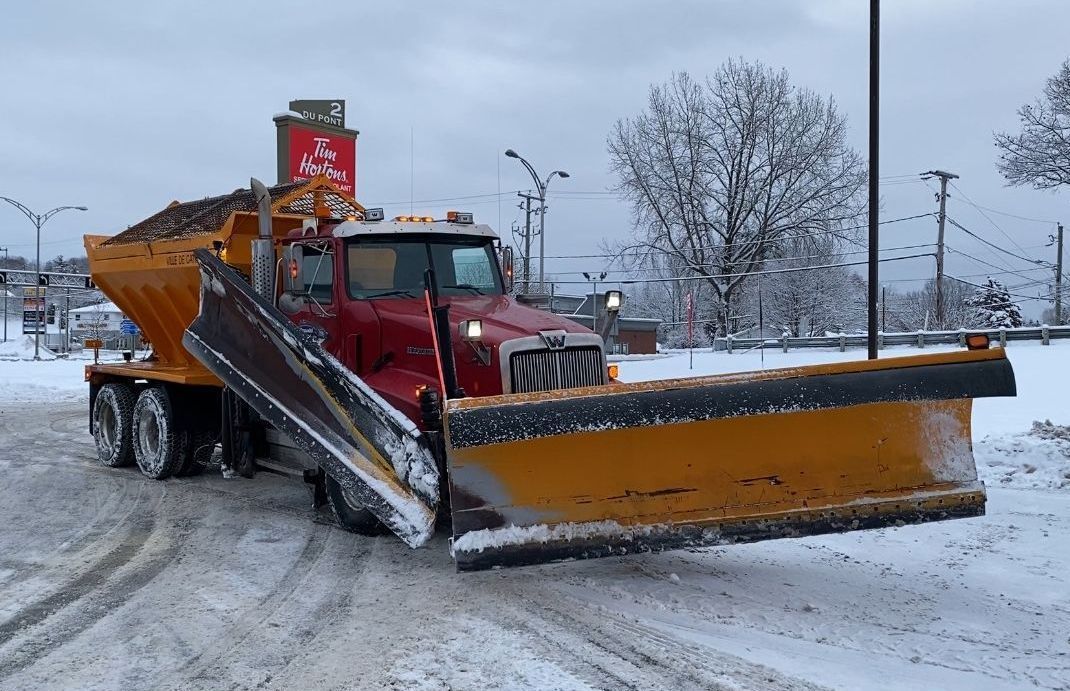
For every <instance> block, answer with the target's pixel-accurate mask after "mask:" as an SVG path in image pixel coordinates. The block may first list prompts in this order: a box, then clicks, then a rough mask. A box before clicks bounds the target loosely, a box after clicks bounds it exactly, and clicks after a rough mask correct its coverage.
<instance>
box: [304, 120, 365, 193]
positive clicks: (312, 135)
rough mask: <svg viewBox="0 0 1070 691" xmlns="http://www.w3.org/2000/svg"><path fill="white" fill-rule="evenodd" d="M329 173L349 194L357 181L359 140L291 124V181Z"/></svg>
mask: <svg viewBox="0 0 1070 691" xmlns="http://www.w3.org/2000/svg"><path fill="white" fill-rule="evenodd" d="M317 175H326V176H327V177H328V178H329V179H330V181H331V182H333V183H334V184H335V185H337V186H338V188H339V189H340V190H342V191H343V192H345V193H347V194H350V195H352V194H354V187H355V186H356V181H357V142H356V140H355V139H352V138H350V137H345V136H342V135H338V134H330V133H327V132H317V131H315V130H310V129H305V128H304V127H294V126H291V127H290V180H291V181H294V180H307V179H309V178H312V177H315V176H317Z"/></svg>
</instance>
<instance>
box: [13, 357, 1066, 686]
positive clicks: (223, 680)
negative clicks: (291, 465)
mask: <svg viewBox="0 0 1070 691" xmlns="http://www.w3.org/2000/svg"><path fill="white" fill-rule="evenodd" d="M911 352H917V351H916V350H913V349H902V350H889V351H886V352H885V353H884V354H885V355H900V354H909V353H911ZM1008 354H1009V356H1010V358H1011V361H1012V363H1013V366H1014V369H1015V373H1016V376H1017V381H1018V391H1019V395H1018V397H1017V398H1014V399H986V400H981V401H977V402H976V403H975V415H974V428H973V433H974V445H975V454H976V456H977V459H978V465H979V467H980V470H981V473H982V477H983V478H984V479H985V480H986V483H987V484H988V487H989V503H988V514H987V515H986V516H984V517H982V518H977V519H969V520H961V521H948V522H943V523H937V524H929V525H924V526H905V527H902V528H891V529H885V530H878V531H866V532H859V533H850V534H845V535H831V536H822V537H814V538H805V539H798V540H779V541H772V542H764V543H758V544H753V545H742V546H735V547H726V548H713V549H703V550H694V551H680V552H671V553H665V554H658V555H639V556H632V557H624V558H613V559H601V560H594V561H588V562H575V563H568V564H558V565H546V566H540V567H531V568H524V569H513V570H506V571H500V572H484V573H477V574H466V575H459V574H456V573H454V572H453V571H452V568H451V563H450V558H449V555H448V549H447V546H446V540H445V537H444V536H442V535H439V536H436V538H435V539H433V540H432V542H431V544H430V546H429V547H428V548H424V549H420V550H416V551H410V550H409V549H408V548H406V547H405V546H404V545H403V544H401V543H400V541H398V540H394V539H389V538H385V539H384V538H363V537H358V536H354V535H350V534H347V533H343V532H341V531H338V530H336V529H334V528H333V527H331V525H330V524H329V523H328V522H327V521H326V520H325V519H323V518H321V519H320V520H318V521H312V520H310V518H311V517H312V516H313V514H312V512H311V511H310V510H309V509H308V506H307V501H308V495H307V491H306V490H305V489H304V488H303V487H301V486H300V485H297V484H295V483H287V482H284V481H282V480H280V479H278V478H276V477H273V476H271V475H269V474H263V473H262V474H260V475H259V476H258V477H257V478H256V479H255V480H253V481H245V480H240V479H234V480H225V479H223V478H221V477H220V476H219V475H218V474H214V473H212V474H207V475H205V476H201V477H198V478H190V479H178V480H170V481H168V482H152V481H149V480H146V479H144V478H143V477H142V476H140V475H139V474H138V473H137V472H136V470H132V469H122V470H111V469H105V468H101V467H100V466H99V465H98V464H96V462H95V460H94V453H93V449H92V442H91V440H90V439H89V437H88V435H87V433H86V431H85V415H86V389H85V384H84V383H83V381H82V368H83V366H84V364H85V360H55V361H50V362H25V361H6V360H0V478H2V479H0V524H2V525H4V526H5V529H4V530H2V531H0V688H11V689H24V688H25V689H28V688H55V689H59V688H85V689H89V688H173V689H180V688H238V689H246V688H250V689H251V688H277V689H287V688H337V689H342V688H369V689H373V688H374V689H378V688H397V689H408V688H415V689H451V688H452V689H467V688H506V689H514V688H538V689H617V688H642V689H646V688H671V689H691V688H694V689H709V688H728V689H788V688H798V689H810V688H818V687H826V688H837V689H970V690H971V691H973V690H975V689H977V690H981V689H1026V688H1047V689H1070V479H1068V477H1067V475H1068V473H1070V441H1068V440H1067V439H1066V438H1065V435H1066V430H1065V428H1063V427H1061V426H1065V425H1067V424H1070V410H1068V408H1067V405H1066V403H1065V400H1066V395H1067V394H1066V392H1067V391H1068V390H1070V367H1068V366H1067V365H1068V364H1070V362H1068V361H1070V343H1068V344H1061V343H1060V344H1058V345H1053V346H1048V347H1045V346H1040V345H1039V344H1018V343H1016V344H1013V345H1012V347H1011V348H1010V349H1009V350H1008ZM864 356H865V353H864V352H861V351H849V352H847V353H839V352H836V351H832V352H823V351H793V352H791V353H787V354H784V353H781V352H779V351H767V352H766V353H765V366H766V367H767V368H770V367H778V366H788V365H799V364H805V363H811V362H832V361H838V360H843V359H847V358H860V357H864ZM694 361H695V368H694V370H689V369H688V355H687V353H682V354H673V355H670V356H668V357H662V358H653V359H643V360H636V359H628V360H625V361H624V362H622V363H621V370H622V372H621V376H622V378H624V379H627V380H630V381H635V380H641V379H654V378H664V377H677V376H688V375H699V374H709V373H714V372H731V371H739V370H749V369H759V368H760V366H761V359H760V356H759V353H757V352H754V353H747V354H740V353H736V354H733V355H726V354H723V353H716V354H714V353H695V360H694ZM1045 420H1050V422H1051V424H1050V425H1049V424H1046V423H1045V422H1044V421H1045ZM1034 421H1040V422H1041V424H1039V425H1038V426H1036V427H1035V428H1034V424H1033V423H1034Z"/></svg>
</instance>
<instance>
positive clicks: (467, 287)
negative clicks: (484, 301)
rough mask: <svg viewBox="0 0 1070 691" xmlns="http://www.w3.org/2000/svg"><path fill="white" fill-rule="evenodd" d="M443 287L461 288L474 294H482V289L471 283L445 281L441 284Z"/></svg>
mask: <svg viewBox="0 0 1070 691" xmlns="http://www.w3.org/2000/svg"><path fill="white" fill-rule="evenodd" d="M442 287H443V288H461V289H462V290H471V291H472V292H474V293H475V294H476V295H483V291H482V290H480V289H479V288H477V287H475V286H474V285H472V284H471V283H447V284H446V285H443V286H442Z"/></svg>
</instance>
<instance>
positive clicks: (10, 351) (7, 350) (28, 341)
mask: <svg viewBox="0 0 1070 691" xmlns="http://www.w3.org/2000/svg"><path fill="white" fill-rule="evenodd" d="M39 357H40V359H42V360H55V359H56V354H55V353H53V352H52V351H51V350H49V349H48V348H45V347H44V346H43V345H42V346H40V348H39ZM0 360H33V336H28V335H22V336H16V337H15V338H14V339H12V340H10V341H7V342H5V343H0Z"/></svg>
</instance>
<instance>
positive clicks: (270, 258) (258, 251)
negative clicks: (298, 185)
mask: <svg viewBox="0 0 1070 691" xmlns="http://www.w3.org/2000/svg"><path fill="white" fill-rule="evenodd" d="M249 186H250V187H251V188H252V190H253V196H254V197H255V198H256V215H257V220H258V221H259V223H260V235H259V237H257V239H256V240H253V251H252V267H251V271H250V278H251V281H252V284H253V291H254V292H256V294H257V295H259V296H260V297H262V298H264V299H265V300H267V301H268V302H271V303H274V302H275V248H274V247H273V243H272V237H271V194H270V193H269V192H268V188H267V186H266V185H265V184H264V183H262V182H260V181H259V180H257V179H256V178H250V179H249Z"/></svg>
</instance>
